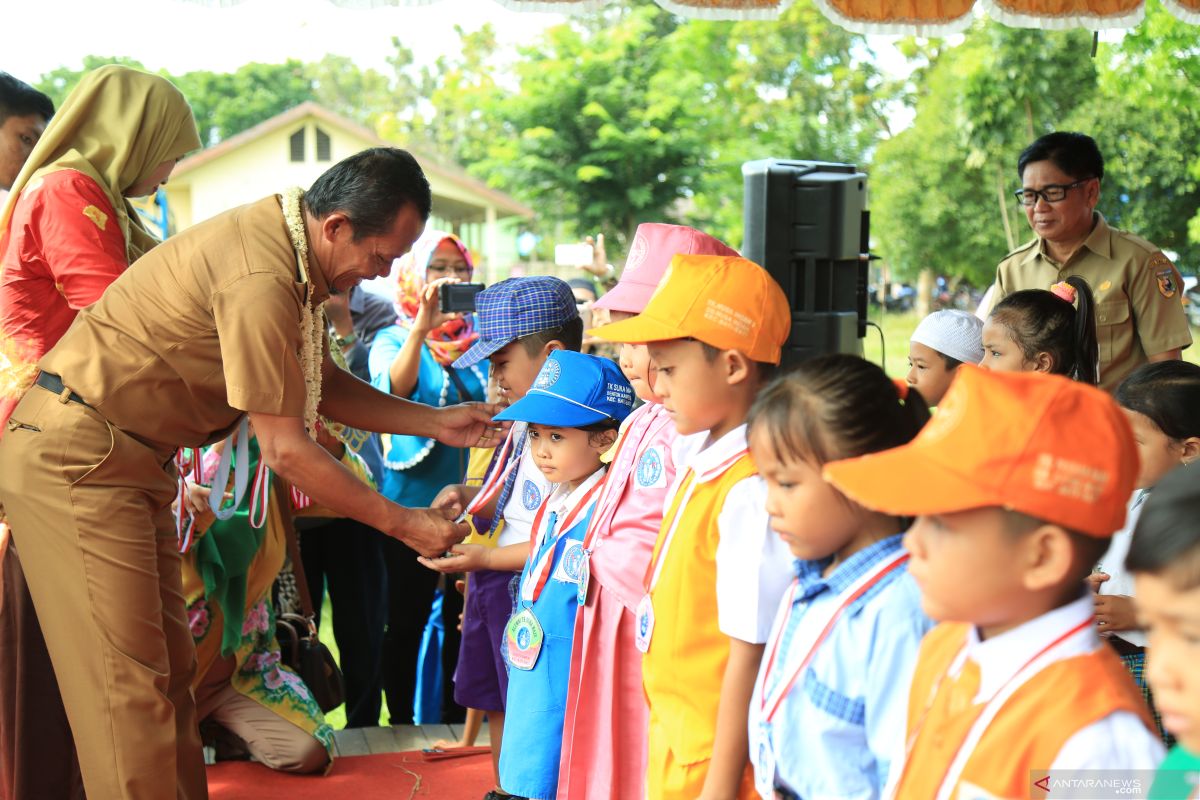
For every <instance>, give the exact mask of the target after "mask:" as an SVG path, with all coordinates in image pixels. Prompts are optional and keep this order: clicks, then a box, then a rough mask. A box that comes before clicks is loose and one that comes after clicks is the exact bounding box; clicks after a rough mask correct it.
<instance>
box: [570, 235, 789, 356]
mask: <svg viewBox="0 0 1200 800" xmlns="http://www.w3.org/2000/svg"><path fill="white" fill-rule="evenodd" d="M791 328H792V314H791V310H790V309H789V308H788V302H787V298H786V297H784V295H783V289H781V288H779V284H778V283H776V282H775V279H774V278H772V277H771V276H770V275H769V274H768V273H767V271H766V270H765V269H763V268H762V267H760V266H759V265H758V264H755V263H754V262H753V261H749V260H747V259H745V258H741V257H740V256H701V255H695V256H693V255H677V256H675V257H674V258H673V259H671V266H670V267H668V268H667V273H666V275H664V276H663V279H662V283H660V284H659V285H658V289H657V290H656V291H655V292H654V295H653V296H652V297H651V298H650V302H649V303H647V304H646V310H645V311H643V312H642V313H641V314H638V315H637V316H636V317H631V318H630V319H626V320H622V321H621V322H614V323H612V324H611V325H604V326H602V327H600V328H596V329H595V330H593V331H589V333H591V334H592V335H594V336H598V337H600V338H601V339H608V340H609V341H612V342H632V343H635V344H641V343H644V342H662V341H666V340H668V339H688V338H690V339H696V340H698V341H701V342H704V343H705V344H707V345H711V346H713V347H716V348H717V349H719V350H738V351H740V352H741V353H742V354H743V355H745V356H746V357H747V358H749V359H750V360H751V361H759V362H765V363H768V364H778V363H779V358H780V355H781V354H782V352H783V345H784V343H785V342H786V341H787V337H788V332H789V331H790V330H791Z"/></svg>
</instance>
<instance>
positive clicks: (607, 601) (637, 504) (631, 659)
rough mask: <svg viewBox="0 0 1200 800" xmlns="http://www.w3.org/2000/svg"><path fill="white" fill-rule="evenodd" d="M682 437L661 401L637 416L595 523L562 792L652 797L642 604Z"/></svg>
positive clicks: (617, 799) (575, 798) (596, 798)
mask: <svg viewBox="0 0 1200 800" xmlns="http://www.w3.org/2000/svg"><path fill="white" fill-rule="evenodd" d="M675 435H676V434H675V425H674V423H672V421H671V418H670V417H669V416H668V415H667V412H666V411H665V410H664V409H663V407H662V406H661V405H659V404H657V403H647V404H645V405H643V406H642V407H641V408H639V409H638V410H637V411H635V412H634V413H633V414H631V415H630V416H629V419H628V420H627V421H626V423H625V428H624V430H623V431H622V433H621V440H620V442H619V443H618V449H617V452H616V458H615V459H614V460H613V463H612V466H611V467H610V468H609V471H608V478H607V480H606V483H605V485H604V488H603V489H602V490H601V495H600V499H599V500H598V501H597V505H596V510H595V513H594V514H593V516H592V523H591V526H590V527H589V528H588V533H587V536H588V540H587V541H588V549H589V551H590V558H589V561H588V566H589V569H590V572H591V578H590V581H589V584H590V585H589V587H588V596H587V602H586V603H584V604H583V605H581V606H580V607H579V612H578V614H577V616H576V617H575V644H574V648H573V649H572V652H571V677H570V682H569V683H568V685H567V710H566V718H565V724H564V726H563V749H562V761H561V763H560V766H559V778H558V798H559V800H563V799H564V798H567V799H568V800H583V798H586V799H587V800H601V798H612V800H629V798H642V797H645V796H646V789H645V782H646V755H647V751H646V747H647V745H646V731H647V727H648V724H649V721H648V716H649V711H648V710H647V708H646V698H645V694H644V693H643V691H642V654H641V653H640V652H638V650H637V648H636V647H635V646H634V635H633V633H634V624H635V619H634V612H635V610H636V608H637V605H638V602H639V601H641V599H642V595H644V594H645V593H646V589H645V586H644V585H643V581H644V579H645V573H646V568H647V566H648V565H649V563H650V553H651V551H652V550H653V549H654V542H655V540H656V539H657V538H658V531H659V527H660V525H661V524H662V516H663V501H664V500H665V498H666V494H667V488H668V487H669V486H670V485H671V483H672V482H673V481H674V479H675V463H674V461H672V459H671V442H672V441H673V440H674V439H675Z"/></svg>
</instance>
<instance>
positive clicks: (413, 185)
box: [304, 147, 433, 241]
mask: <svg viewBox="0 0 1200 800" xmlns="http://www.w3.org/2000/svg"><path fill="white" fill-rule="evenodd" d="M409 203H411V204H413V205H414V206H416V207H417V212H418V213H420V215H421V220H422V221H425V220H428V219H429V214H430V212H431V211H432V209H433V195H432V193H431V192H430V189H429V180H428V179H427V178H426V177H425V173H424V172H422V171H421V165H420V164H418V163H417V160H416V159H415V158H413V157H412V154H411V153H409V152H408V151H406V150H401V149H399V148H396V147H372V148H370V149H368V150H363V151H362V152H360V153H355V154H354V155H352V156H350V157H349V158H344V159H342V160H341V161H339V162H338V163H336V164H334V165H333V166H332V167H330V168H329V169H327V170H325V172H323V173H322V174H321V176H320V177H319V178H317V179H316V180H315V181H314V182H313V185H312V187H311V188H310V189H309V190H308V191H307V192H305V193H304V205H305V206H306V207H307V208H308V210H309V211H310V212H312V214H313V215H314V216H316V217H318V218H320V217H325V216H328V215H329V214H332V213H333V212H335V211H340V212H342V213H343V214H345V215H346V216H347V217H349V219H350V225H351V226H352V227H353V229H354V239H355V241H357V240H359V239H361V238H362V237H364V236H378V235H380V234H383V233H387V232H388V231H390V230H391V228H392V224H393V223H394V222H395V220H396V215H397V214H399V213H400V210H401V209H402V208H404V206H405V205H407V204H409Z"/></svg>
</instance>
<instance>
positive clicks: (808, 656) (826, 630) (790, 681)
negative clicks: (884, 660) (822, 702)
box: [760, 550, 909, 723]
mask: <svg viewBox="0 0 1200 800" xmlns="http://www.w3.org/2000/svg"><path fill="white" fill-rule="evenodd" d="M908 558H909V556H908V553H906V552H905V551H903V550H899V551H897V552H896V553H895V554H893V555H892V557H891V558H888V559H884V560H883V561H880V562H879V563H878V564H876V565H875V566H874V567H873V568H872V569H870V570H868V571H867V572H866V574H864V575H862V576H861V577H859V578H858V580H856V581H854V582H853V583H851V584H850V585H849V586H847V587H846V588H845V589H843V590H842V593H841V594H840V595H839V598H840V599H841V602H840V603H836V604H835V605H834V607H833V611H832V613H831V614H830V615H829V619H828V620H827V621H826V623H825V625H824V626H823V627H822V628H821V632H820V633H818V634H817V637H816V638H815V639H814V640H813V643H812V644H811V645H810V646H809V647H808V649H807V650H806V651H805V655H804V658H803V659H802V660H801V661H800V663H799V664H798V665H796V668H795V669H793V670H790V671H789V672H787V673H786V676H787V680H786V681H785V680H783V679H782V677H781V678H780V679H778V680H776V681H775V683H774V684H772V683H771V676H772V674H773V673H774V672H775V668H776V667H777V666H780V665H779V664H778V662H777V659H778V658H779V645H780V644H781V643H782V642H783V632H784V631H785V630H787V625H788V621H789V620H790V619H791V618H792V615H793V614H794V613H795V611H796V605H795V603H793V602H792V601H793V600H794V599H795V597H796V592H797V591H799V590H800V582H799V581H798V580H795V581H792V588H791V592H790V593H789V594H788V604H787V612H786V613H785V614H784V615H783V617H782V620H781V622H780V624H778V625H777V627H776V634H777V635H776V636H775V643H774V645H773V646H772V647H771V652H770V654H769V655H768V656H767V668H766V671H765V672H764V673H763V683H762V699H761V703H762V704H761V706H760V708H761V709H762V710H763V711H764V712H765V713H764V715H763V716H764V719H765V720H766V721H767V722H768V723H769V722H771V720H772V719H774V717H775V712H777V711H779V707H780V706H781V705H783V700H784V698H785V697H787V695H788V693H789V692H791V691H792V687H793V686H795V685H796V681H797V680H799V679H800V676H801V675H802V674H804V670H805V668H806V667H807V666H808V665H809V663H811V662H812V659H813V656H814V655H816V653H817V649H818V648H820V646H821V644H822V643H823V642H824V641H825V640H826V639H827V638H829V634H830V632H831V631H833V626H834V625H836V624H837V621H838V620H839V619H841V617H842V614H843V613H845V611H846V609H847V608H849V607H850V606H851V605H852V604H853V603H854V602H855V601H856V600H858V599H859V598H860V597H862V596H863V595H864V594H866V593H867V591H868V590H870V588H871V587H872V586H875V585H876V584H878V583H879V582H880V581H881V580H883V579H884V577H886V576H887V575H889V574H890V573H892V572H893V571H894V570H896V569H898V568H899V567H900V566H901V565H902V564H904V563H905V562H906V561H908Z"/></svg>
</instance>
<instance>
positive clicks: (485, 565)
mask: <svg viewBox="0 0 1200 800" xmlns="http://www.w3.org/2000/svg"><path fill="white" fill-rule="evenodd" d="M492 549H493V548H491V547H484V546H483V545H481V544H456V545H454V546H453V547H451V548H450V552H451V553H452V555H448V556H442V557H441V558H424V557H421V558H418V559H417V561H420V562H421V563H422V564H424V565H425V566H427V567H429V568H430V569H431V570H433V571H434V572H440V573H442V574H443V575H444V574H447V573H453V572H475V571H476V570H481V569H489V568H490V564H491V559H492Z"/></svg>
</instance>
